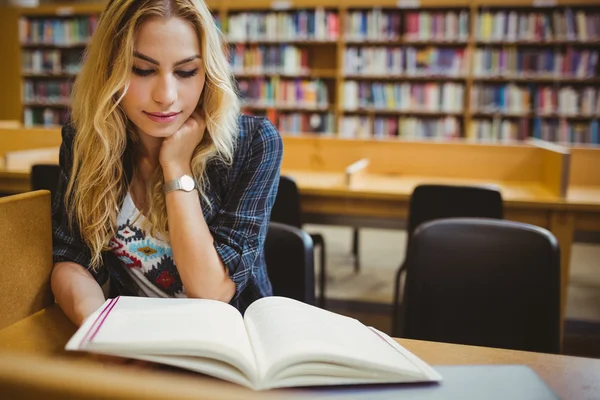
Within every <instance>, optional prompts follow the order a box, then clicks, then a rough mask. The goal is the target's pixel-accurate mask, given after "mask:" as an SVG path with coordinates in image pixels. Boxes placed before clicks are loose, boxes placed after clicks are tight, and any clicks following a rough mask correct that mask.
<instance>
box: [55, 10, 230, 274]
mask: <svg viewBox="0 0 600 400" xmlns="http://www.w3.org/2000/svg"><path fill="white" fill-rule="evenodd" d="M149 17H162V18H170V17H178V18H181V19H183V20H185V21H188V22H190V23H191V24H192V25H193V26H194V27H195V29H196V31H197V34H198V38H199V43H200V47H201V52H202V62H203V63H204V70H205V71H206V72H205V73H206V83H205V86H204V90H203V94H202V97H201V99H200V105H199V106H201V107H202V109H203V111H204V116H205V119H206V131H207V133H205V135H204V138H203V140H202V142H201V143H200V144H199V145H198V147H197V148H196V149H195V151H194V155H193V157H192V161H191V167H192V171H193V174H194V177H195V178H196V180H197V182H198V186H199V190H200V194H201V196H202V198H203V199H205V200H206V195H205V187H206V184H207V179H206V174H205V171H206V165H207V163H208V162H209V161H210V160H212V159H218V160H221V161H223V162H225V163H228V164H230V163H231V162H232V159H233V152H234V147H235V143H236V138H237V135H238V113H239V108H240V106H239V100H238V96H237V93H236V90H235V86H234V83H233V76H232V74H231V70H230V68H229V64H228V61H227V57H226V54H225V52H224V48H225V47H224V46H225V43H224V39H223V37H222V34H221V32H220V31H219V29H218V28H217V26H216V24H215V22H214V19H213V17H212V15H211V12H210V11H209V9H208V8H207V6H206V4H205V3H204V2H203V1H202V0H111V1H110V2H109V3H108V4H107V6H106V8H105V10H104V11H103V13H102V15H101V17H100V21H99V23H98V27H97V29H96V32H95V33H94V35H93V37H92V39H91V41H90V44H89V46H88V49H87V53H86V60H85V62H84V64H83V68H82V70H81V72H80V74H79V76H78V78H77V80H76V82H75V86H74V88H73V93H72V122H73V125H74V127H75V130H76V134H75V139H74V143H73V155H74V156H73V169H72V171H71V176H70V179H69V184H68V186H67V189H66V195H65V205H66V207H67V210H68V211H69V218H70V222H71V225H73V223H77V224H78V227H79V229H80V232H81V236H82V238H83V240H84V242H85V243H86V245H87V246H88V247H89V248H90V251H91V256H92V263H91V266H92V268H94V269H96V268H98V267H99V266H100V265H101V262H102V258H101V252H102V251H104V250H107V249H108V244H109V241H110V239H111V238H112V237H113V235H114V234H115V231H116V225H117V216H118V212H119V209H120V205H121V201H122V199H123V197H124V195H125V193H126V192H127V190H128V189H127V186H128V182H127V181H126V178H125V170H124V166H123V162H122V161H123V160H122V157H123V154H124V152H125V149H126V147H127V142H128V140H127V139H128V135H131V132H130V130H128V124H129V122H128V119H127V116H126V115H125V113H124V112H123V110H122V109H121V107H119V103H120V102H121V99H122V98H123V95H124V94H125V93H126V91H127V88H128V81H129V77H130V75H131V70H132V67H133V52H134V37H135V31H136V28H137V27H138V26H139V25H140V24H141V23H142V22H143V21H145V20H146V19H147V18H149ZM99 71H100V73H99ZM162 186H163V179H162V171H160V168H159V170H157V171H156V172H155V173H154V175H153V178H152V180H151V184H150V185H149V186H148V190H147V201H148V204H149V211H148V219H149V222H150V224H151V226H152V231H153V233H156V232H159V233H161V234H163V235H165V237H168V236H167V234H168V232H167V231H168V229H167V212H166V205H165V199H164V195H163V193H162Z"/></svg>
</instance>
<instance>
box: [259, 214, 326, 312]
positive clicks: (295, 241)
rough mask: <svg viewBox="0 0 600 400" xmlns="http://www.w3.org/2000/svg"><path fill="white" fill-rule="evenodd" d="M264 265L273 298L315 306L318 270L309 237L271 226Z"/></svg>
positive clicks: (290, 229) (301, 232)
mask: <svg viewBox="0 0 600 400" xmlns="http://www.w3.org/2000/svg"><path fill="white" fill-rule="evenodd" d="M265 261H266V263H267V272H268V275H269V279H270V280H271V284H272V286H273V294H274V295H276V296H285V297H290V298H292V299H296V300H299V301H302V302H304V303H307V304H310V305H315V270H314V253H313V243H312V239H311V238H310V235H308V233H306V232H305V231H303V230H302V229H298V228H296V227H293V226H290V225H286V224H281V223H277V222H271V223H270V224H269V230H268V232H267V238H266V239H265Z"/></svg>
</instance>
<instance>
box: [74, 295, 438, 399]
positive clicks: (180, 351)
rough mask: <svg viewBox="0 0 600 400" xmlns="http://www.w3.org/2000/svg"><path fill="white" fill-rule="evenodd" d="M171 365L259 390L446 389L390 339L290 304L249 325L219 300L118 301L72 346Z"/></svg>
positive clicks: (249, 318) (260, 314) (271, 304)
mask: <svg viewBox="0 0 600 400" xmlns="http://www.w3.org/2000/svg"><path fill="white" fill-rule="evenodd" d="M66 349H67V350H70V351H81V352H92V353H100V354H108V355H113V356H120V357H126V358H132V359H139V360H145V361H151V362H155V363H159V364H166V365H171V366H175V367H179V368H183V369H187V370H191V371H196V372H199V373H204V374H206V375H210V376H214V377H217V378H220V379H223V380H227V381H230V382H233V383H237V384H239V385H242V386H245V387H248V388H252V389H255V390H266V389H273V388H283V387H299V386H326V385H342V384H371V383H402V382H439V381H441V380H442V377H441V376H440V375H439V374H438V373H437V372H436V371H435V370H433V369H432V368H431V367H430V366H429V365H427V364H426V363H425V362H423V361H422V360H421V359H419V358H418V357H417V356H416V355H414V354H412V353H410V352H409V351H408V350H406V349H405V348H403V347H402V346H401V345H400V344H398V343H397V342H396V341H394V340H393V339H391V338H390V337H389V336H387V335H386V334H385V333H383V332H380V331H378V330H376V329H375V328H372V327H367V326H365V325H363V324H362V323H361V322H359V321H358V320H356V319H353V318H349V317H346V316H342V315H339V314H335V313H333V312H330V311H327V310H323V309H320V308H317V307H314V306H310V305H307V304H305V303H302V302H299V301H297V300H292V299H289V298H285V297H264V298H261V299H259V300H257V301H255V302H254V303H252V304H251V305H250V306H249V307H248V309H247V310H246V312H245V314H244V316H242V315H241V314H240V313H239V311H238V310H237V309H236V308H234V307H233V306H231V305H229V304H227V303H224V302H219V301H216V300H206V299H177V298H148V297H123V296H120V297H116V298H114V299H109V300H107V301H106V302H105V303H104V305H103V306H102V307H100V308H99V309H98V310H97V311H96V312H95V313H93V314H92V315H90V316H89V317H88V318H87V319H86V320H85V321H84V323H83V324H82V325H81V327H80V328H79V329H78V330H77V332H76V333H75V334H74V335H73V336H72V337H71V339H70V340H69V341H68V343H67V345H66Z"/></svg>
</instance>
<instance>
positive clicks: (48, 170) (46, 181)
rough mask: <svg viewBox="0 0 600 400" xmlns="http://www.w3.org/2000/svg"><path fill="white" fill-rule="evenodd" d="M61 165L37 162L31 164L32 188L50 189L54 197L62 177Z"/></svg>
mask: <svg viewBox="0 0 600 400" xmlns="http://www.w3.org/2000/svg"><path fill="white" fill-rule="evenodd" d="M60 172H61V169H60V165H58V164H35V165H32V166H31V190H49V191H50V193H51V196H52V199H54V195H55V193H56V188H57V187H58V181H59V179H60Z"/></svg>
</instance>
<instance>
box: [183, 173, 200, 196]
mask: <svg viewBox="0 0 600 400" xmlns="http://www.w3.org/2000/svg"><path fill="white" fill-rule="evenodd" d="M180 181H181V188H182V189H183V190H185V191H186V192H191V191H192V190H194V188H195V187H196V182H194V178H192V177H191V176H189V175H184V176H182V177H181V180H180Z"/></svg>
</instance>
